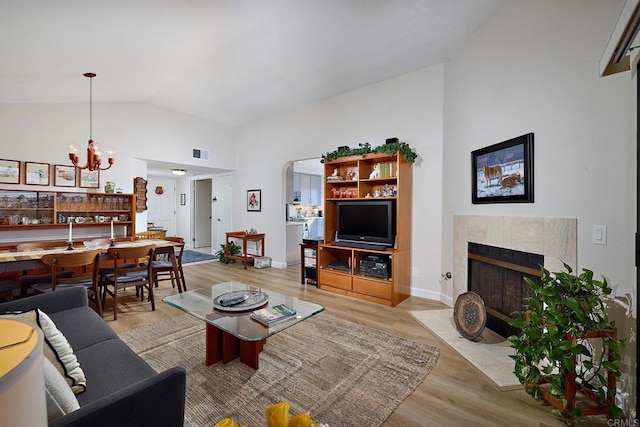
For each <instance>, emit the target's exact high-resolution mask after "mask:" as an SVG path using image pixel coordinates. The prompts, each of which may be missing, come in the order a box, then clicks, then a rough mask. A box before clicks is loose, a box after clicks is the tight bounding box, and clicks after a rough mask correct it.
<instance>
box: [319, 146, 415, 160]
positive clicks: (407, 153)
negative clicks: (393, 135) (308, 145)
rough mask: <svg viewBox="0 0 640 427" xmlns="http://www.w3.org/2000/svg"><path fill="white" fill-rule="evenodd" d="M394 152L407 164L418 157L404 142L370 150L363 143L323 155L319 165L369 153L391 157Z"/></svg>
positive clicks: (369, 147)
mask: <svg viewBox="0 0 640 427" xmlns="http://www.w3.org/2000/svg"><path fill="white" fill-rule="evenodd" d="M396 151H400V152H401V153H402V154H404V157H405V158H406V159H407V161H408V162H409V163H414V162H415V161H416V158H417V157H418V154H417V153H416V152H415V151H414V150H413V149H412V148H411V147H410V146H409V144H407V143H406V142H401V141H400V142H392V143H390V144H382V145H379V146H377V147H375V148H371V144H369V143H368V142H365V143H364V144H358V147H357V148H350V147H343V148H340V149H338V150H336V151H332V152H330V153H325V154H323V155H322V159H321V160H320V163H324V162H330V161H332V160H335V159H337V158H340V157H346V156H365V155H367V154H370V153H383V154H388V155H390V156H391V155H393V154H395V152H396Z"/></svg>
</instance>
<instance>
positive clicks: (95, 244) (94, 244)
mask: <svg viewBox="0 0 640 427" xmlns="http://www.w3.org/2000/svg"><path fill="white" fill-rule="evenodd" d="M82 244H83V245H85V246H86V247H87V248H89V249H98V248H99V247H100V242H96V241H94V240H85V241H84V242H82Z"/></svg>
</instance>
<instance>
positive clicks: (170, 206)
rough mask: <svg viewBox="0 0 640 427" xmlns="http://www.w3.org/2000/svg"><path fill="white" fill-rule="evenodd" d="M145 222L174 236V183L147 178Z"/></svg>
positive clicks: (168, 180)
mask: <svg viewBox="0 0 640 427" xmlns="http://www.w3.org/2000/svg"><path fill="white" fill-rule="evenodd" d="M147 189H148V190H147V222H148V223H153V225H154V226H155V227H162V228H163V229H164V230H167V236H175V235H176V181H175V180H174V179H170V178H161V177H157V178H156V177H149V179H148V181H147Z"/></svg>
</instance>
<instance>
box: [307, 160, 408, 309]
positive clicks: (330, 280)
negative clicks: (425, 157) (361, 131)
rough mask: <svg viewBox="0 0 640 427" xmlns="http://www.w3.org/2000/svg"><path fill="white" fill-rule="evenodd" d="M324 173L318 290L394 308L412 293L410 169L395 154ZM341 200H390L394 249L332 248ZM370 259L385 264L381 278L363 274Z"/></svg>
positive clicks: (330, 166)
mask: <svg viewBox="0 0 640 427" xmlns="http://www.w3.org/2000/svg"><path fill="white" fill-rule="evenodd" d="M375 165H378V170H377V172H374V167H375ZM324 168H325V169H324V171H325V174H324V176H325V180H324V185H325V191H324V194H325V200H324V216H325V227H324V241H325V242H327V243H324V244H322V245H320V250H319V253H318V287H319V288H320V289H324V290H327V291H331V292H335V293H339V294H343V295H349V296H352V297H355V298H360V299H363V300H367V301H372V302H376V303H379V304H384V305H388V306H392V307H394V306H396V305H397V304H398V303H400V302H401V301H403V300H405V299H406V298H408V297H409V293H410V289H411V194H412V165H411V164H410V163H409V162H408V161H407V160H406V159H405V157H404V155H403V154H402V153H400V152H396V153H395V154H393V155H389V154H382V153H372V154H366V155H364V156H349V157H340V158H338V159H336V160H332V161H327V162H325V164H324ZM372 173H373V176H372ZM370 176H371V178H370ZM344 200H394V201H395V205H394V208H395V247H393V248H386V249H368V248H360V247H345V246H338V245H336V244H334V243H332V242H335V236H336V230H337V226H338V223H337V222H338V202H341V201H344ZM370 259H373V260H379V261H383V262H382V263H381V264H386V266H387V267H386V270H387V271H386V273H385V275H377V276H376V274H372V273H371V272H370V271H369V272H363V271H362V270H363V268H362V267H361V265H363V264H361V261H363V260H364V261H365V263H367V262H368V263H369V264H371V263H372V262H371V261H369V260H370ZM374 263H376V262H375V261H374ZM385 276H388V277H385Z"/></svg>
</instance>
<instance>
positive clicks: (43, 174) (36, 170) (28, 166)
mask: <svg viewBox="0 0 640 427" xmlns="http://www.w3.org/2000/svg"><path fill="white" fill-rule="evenodd" d="M49 169H50V166H49V163H36V162H24V183H25V184H29V185H49V181H50V177H49Z"/></svg>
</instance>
